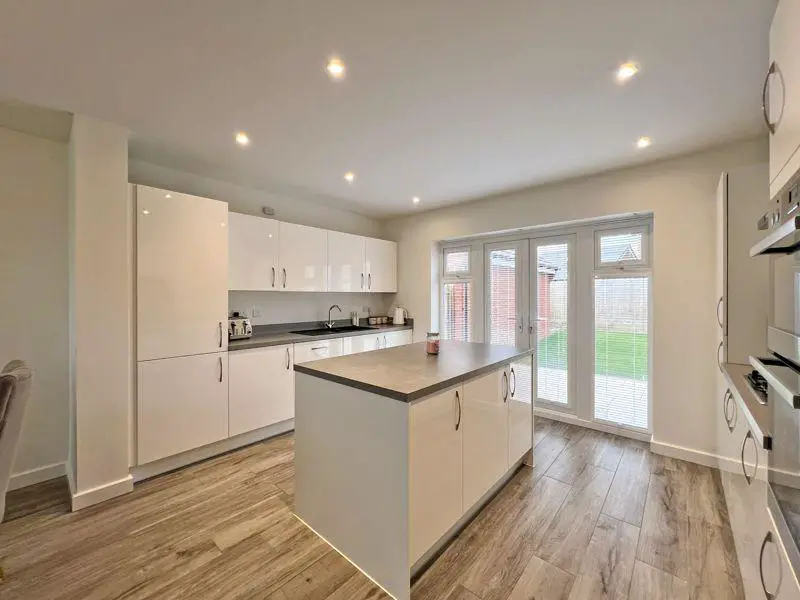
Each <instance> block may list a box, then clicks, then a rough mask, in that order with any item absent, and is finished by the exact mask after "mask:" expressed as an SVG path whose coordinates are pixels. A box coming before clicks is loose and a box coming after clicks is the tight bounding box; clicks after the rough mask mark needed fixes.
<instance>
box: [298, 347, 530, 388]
mask: <svg viewBox="0 0 800 600" xmlns="http://www.w3.org/2000/svg"><path fill="white" fill-rule="evenodd" d="M440 344H441V350H440V352H439V355H438V356H428V355H427V354H426V352H425V343H424V342H420V343H417V344H408V345H405V346H398V347H395V348H387V349H385V350H377V351H374V352H363V353H360V354H352V355H349V356H341V357H337V358H329V359H325V360H318V361H314V362H309V363H303V364H299V365H295V366H294V370H295V371H296V372H298V373H305V374H307V375H313V376H315V377H320V378H322V379H327V380H329V381H333V382H335V383H340V384H343V385H347V386H350V387H354V388H358V389H361V390H364V391H367V392H372V393H374V394H378V395H380V396H386V397H389V398H393V399H395V400H400V401H402V402H411V401H413V400H417V399H418V398H422V397H424V396H428V395H430V394H433V393H435V392H438V391H440V390H443V389H446V388H448V387H450V386H452V385H455V384H457V383H460V382H462V381H466V380H468V379H473V378H475V377H477V376H479V375H482V374H484V373H488V372H490V371H492V370H494V369H495V368H497V367H499V366H501V365H503V364H506V363H509V362H512V361H515V360H518V359H521V358H524V357H526V356H530V355H531V354H533V350H532V349H523V348H516V347H514V346H499V345H494V344H481V343H471V342H454V341H442V342H441V343H440Z"/></svg>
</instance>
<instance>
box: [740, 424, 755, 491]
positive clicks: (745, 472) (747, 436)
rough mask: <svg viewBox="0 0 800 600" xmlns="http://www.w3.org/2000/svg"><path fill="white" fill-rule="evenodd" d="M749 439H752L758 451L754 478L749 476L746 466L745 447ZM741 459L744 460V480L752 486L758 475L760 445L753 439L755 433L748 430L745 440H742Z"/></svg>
mask: <svg viewBox="0 0 800 600" xmlns="http://www.w3.org/2000/svg"><path fill="white" fill-rule="evenodd" d="M748 439H750V440H751V441H752V442H753V446H755V449H756V465H755V466H756V468H755V469H753V475H752V477H751V476H750V475H748V474H747V468H746V467H745V464H744V447H745V446H746V445H747V440H748ZM741 459H742V473H743V474H744V479H745V481H747V485H752V483H753V478H754V477H755V476H756V473H758V444H756V439H755V438H754V437H753V432H752V431H751V430H749V429H748V430H747V433H746V434H745V436H744V439H743V440H742V453H741Z"/></svg>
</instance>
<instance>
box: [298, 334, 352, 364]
mask: <svg viewBox="0 0 800 600" xmlns="http://www.w3.org/2000/svg"><path fill="white" fill-rule="evenodd" d="M341 355H342V338H337V339H335V340H317V341H314V342H303V343H302V344H295V345H294V361H295V363H296V364H300V363H305V362H311V361H313V360H322V359H323V358H334V357H336V356H341Z"/></svg>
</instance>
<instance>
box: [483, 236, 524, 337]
mask: <svg viewBox="0 0 800 600" xmlns="http://www.w3.org/2000/svg"><path fill="white" fill-rule="evenodd" d="M517 265H518V261H517V250H516V248H504V249H497V250H489V252H488V268H489V281H488V284H489V289H488V290H487V292H486V293H487V299H488V303H489V306H488V309H489V343H490V344H507V345H511V346H513V345H515V344H516V341H517Z"/></svg>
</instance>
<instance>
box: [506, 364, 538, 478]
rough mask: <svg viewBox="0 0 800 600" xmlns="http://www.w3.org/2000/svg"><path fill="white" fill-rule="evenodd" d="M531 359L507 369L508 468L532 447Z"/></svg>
mask: <svg viewBox="0 0 800 600" xmlns="http://www.w3.org/2000/svg"><path fill="white" fill-rule="evenodd" d="M532 370H533V369H532V367H531V357H528V358H526V359H524V360H521V361H518V362H515V363H513V364H512V365H511V366H510V367H509V368H508V369H507V371H506V372H507V373H508V382H509V391H508V401H507V404H508V466H511V465H513V464H514V463H516V462H517V461H518V460H519V459H521V458H522V457H523V456H525V453H526V452H528V450H530V449H531V447H532V445H533V404H532V400H533V393H532V392H533V384H532V379H531V378H532Z"/></svg>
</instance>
